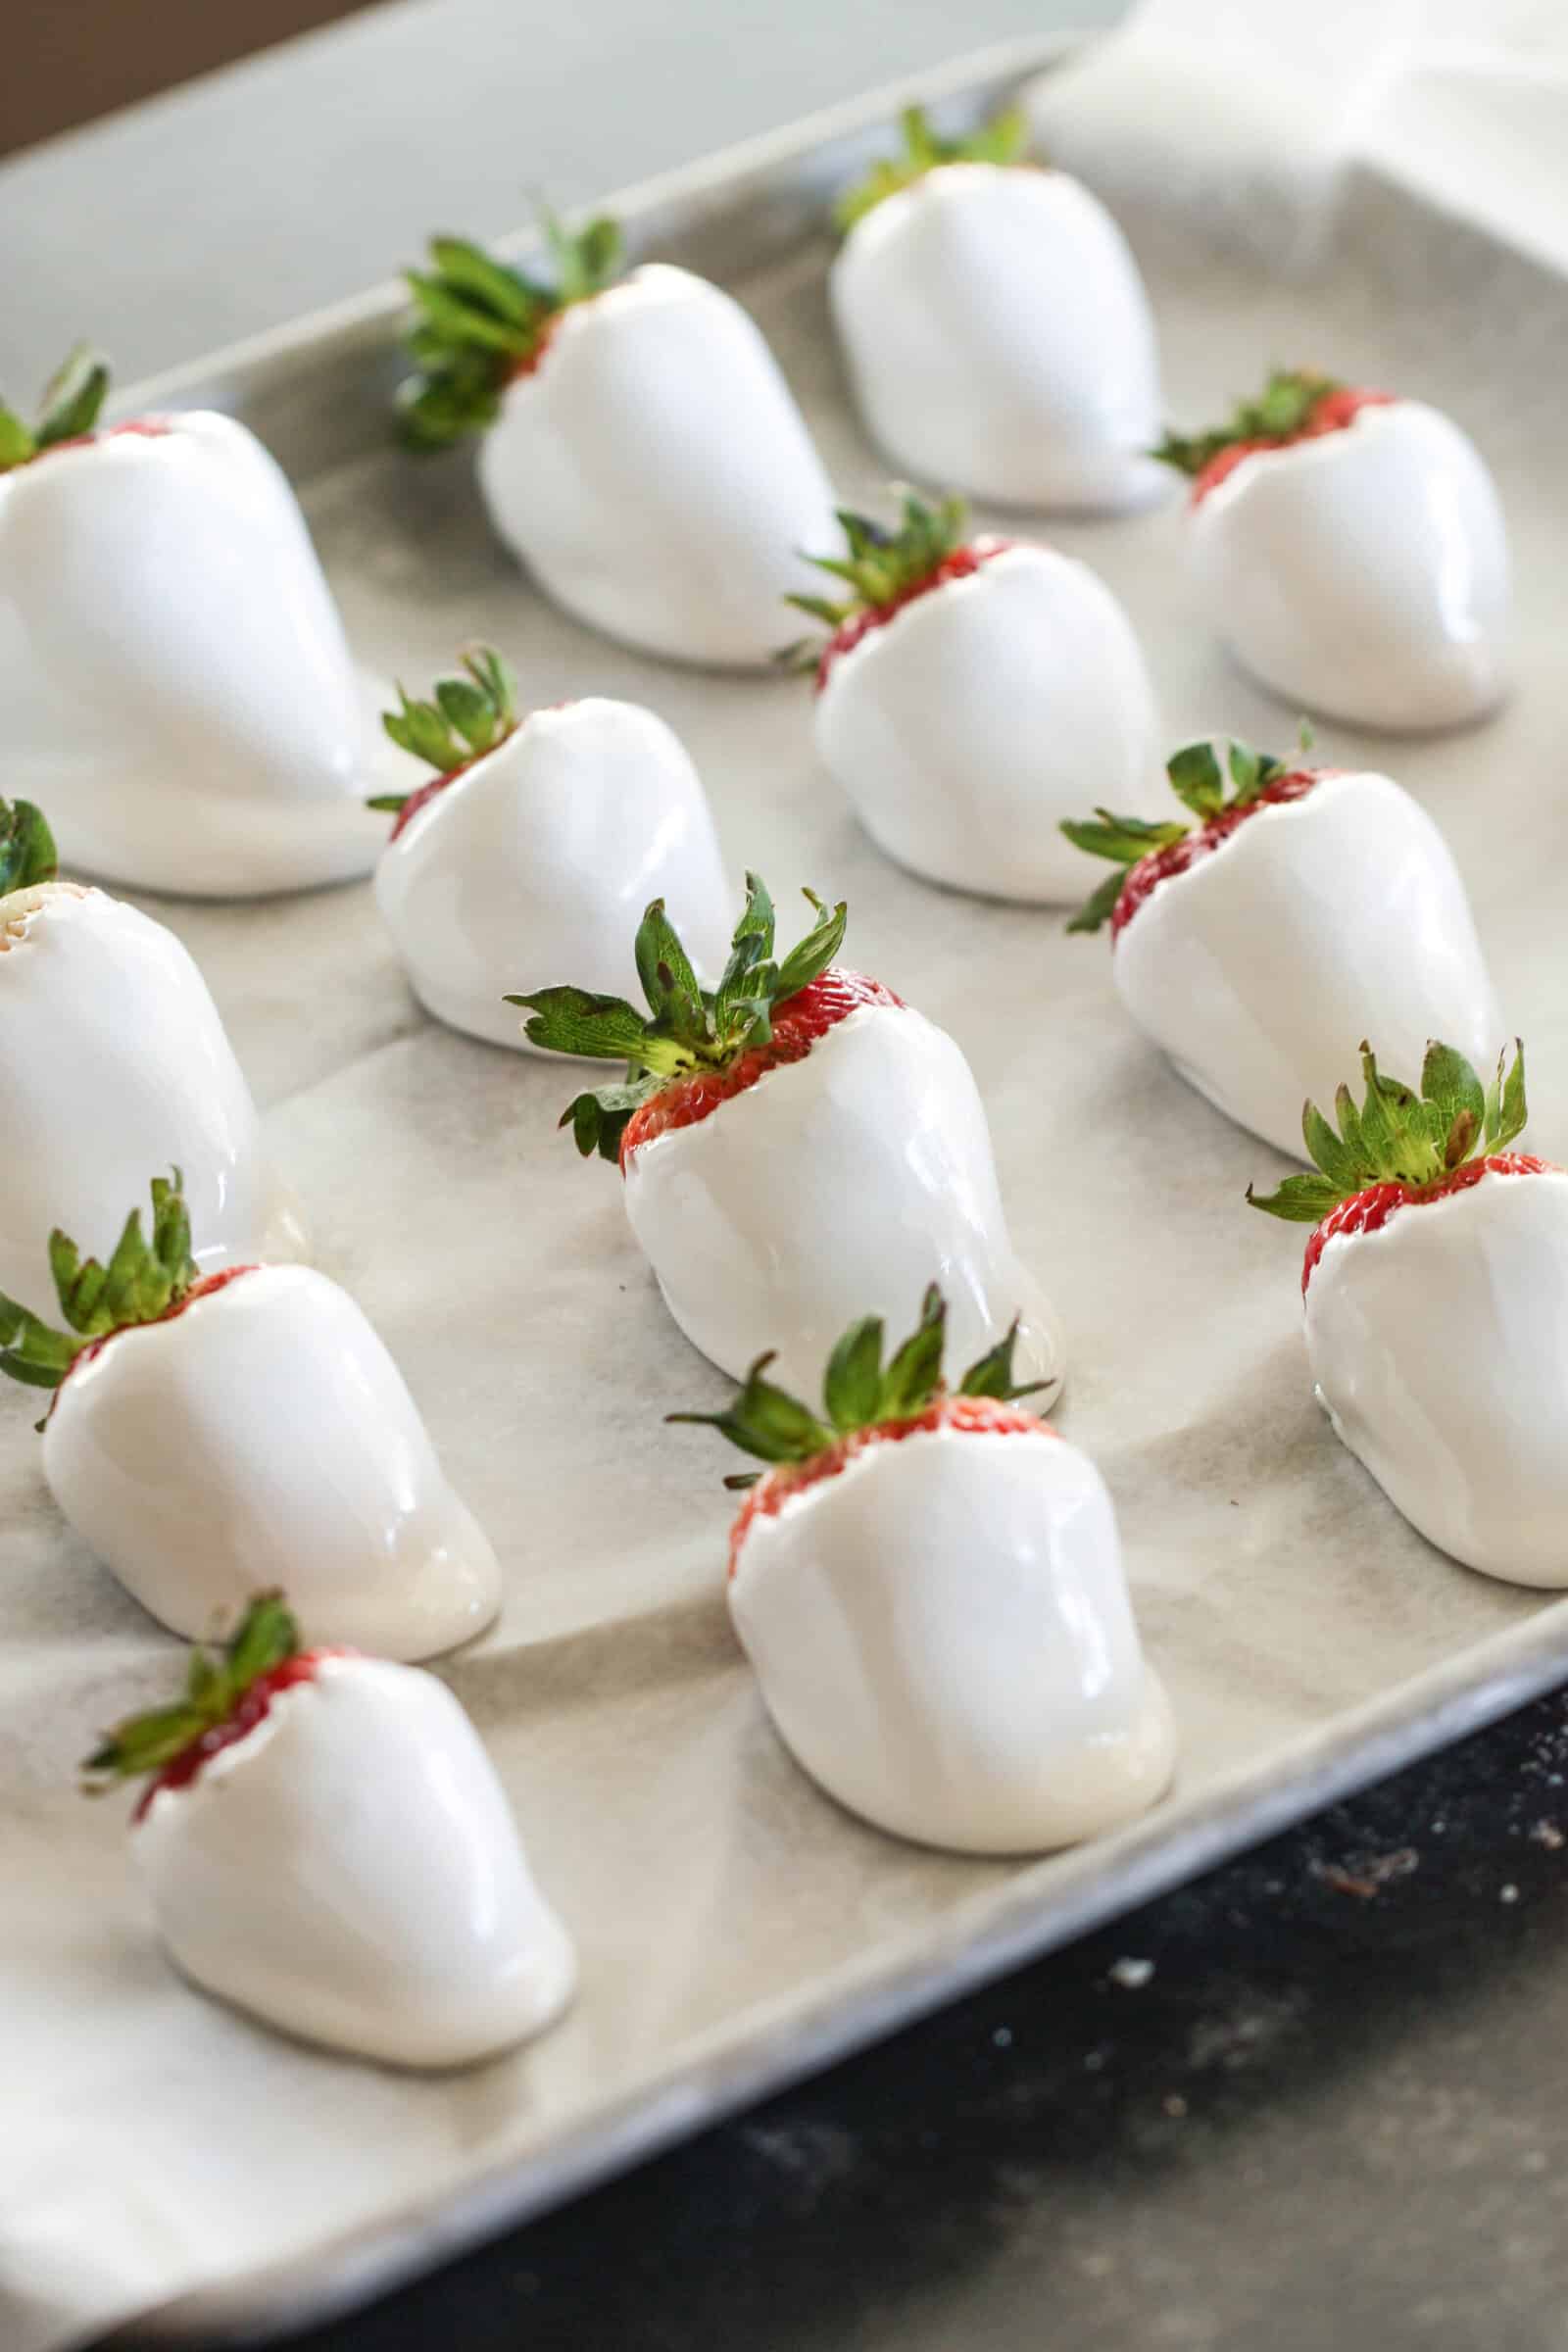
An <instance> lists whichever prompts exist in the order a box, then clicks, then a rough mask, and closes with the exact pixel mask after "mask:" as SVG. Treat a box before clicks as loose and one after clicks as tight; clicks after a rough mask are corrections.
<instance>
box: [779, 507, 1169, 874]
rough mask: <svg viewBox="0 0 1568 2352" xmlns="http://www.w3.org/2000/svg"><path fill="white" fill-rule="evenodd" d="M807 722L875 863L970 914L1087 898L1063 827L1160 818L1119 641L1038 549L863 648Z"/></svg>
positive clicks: (1111, 621)
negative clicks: (1109, 817) (966, 906)
mask: <svg viewBox="0 0 1568 2352" xmlns="http://www.w3.org/2000/svg"><path fill="white" fill-rule="evenodd" d="M815 717H816V743H817V750H818V751H819V753H820V754H821V758H822V761H823V764H824V765H825V766H826V767H827V768H828V770H829V771H830V773H831V774H832V775H833V776H834V778H835V779H836V781H837V782H838V783H839V784H841V785H842V786H843V788H844V790H845V792H846V793H847V794H848V796H849V798H850V800H851V801H852V803H853V804H854V806H855V809H856V810H857V813H858V816H859V818H860V821H861V823H862V824H863V825H864V826H865V828H866V831H867V832H868V833H869V834H870V835H871V837H872V839H873V840H874V841H875V842H876V843H877V845H878V847H879V848H881V849H883V850H885V851H886V852H887V854H888V856H889V857H890V858H895V859H897V861H898V863H899V864H900V865H907V866H908V867H909V868H910V869H911V870H912V871H913V872H915V873H917V874H923V875H925V876H926V877H927V878H928V879H929V880H931V881H933V882H942V883H946V884H948V885H949V886H951V887H952V888H955V889H957V890H971V891H975V892H977V893H979V894H980V895H981V896H983V897H989V898H999V899H1032V900H1037V901H1041V902H1043V903H1045V904H1047V905H1054V904H1062V903H1067V902H1072V901H1076V900H1077V899H1080V898H1083V897H1085V896H1087V891H1088V885H1087V884H1086V883H1085V880H1084V864H1085V859H1084V857H1083V854H1082V852H1081V851H1079V850H1075V849H1074V848H1073V847H1072V845H1071V844H1070V843H1069V842H1068V841H1066V840H1064V839H1063V837H1062V834H1061V833H1060V831H1059V830H1058V828H1059V826H1060V823H1061V820H1062V818H1063V817H1064V816H1084V815H1086V814H1087V813H1088V812H1089V811H1090V810H1091V809H1096V808H1104V809H1117V810H1126V811H1127V813H1128V814H1130V815H1135V816H1138V815H1142V816H1160V815H1163V814H1164V813H1165V810H1166V809H1167V808H1168V805H1169V797H1170V796H1169V788H1168V786H1167V785H1166V783H1165V779H1164V775H1163V771H1162V769H1161V768H1160V765H1159V762H1158V760H1157V758H1156V756H1155V748H1154V747H1155V739H1156V734H1157V721H1156V717H1155V711H1154V698H1153V689H1152V686H1151V684H1150V681H1149V673H1148V671H1147V670H1146V668H1145V666H1144V658H1143V654H1142V652H1141V651H1140V649H1139V644H1138V639H1137V637H1136V636H1135V635H1134V633H1133V628H1132V624H1131V622H1130V621H1129V620H1128V618H1127V615H1126V613H1124V612H1123V611H1122V609H1121V606H1120V605H1119V604H1118V603H1117V601H1116V599H1115V597H1113V596H1112V594H1111V593H1110V590H1109V589H1108V588H1107V587H1106V586H1105V585H1104V583H1103V580H1101V579H1099V578H1098V577H1097V576H1096V574H1095V573H1094V572H1092V571H1091V570H1090V569H1089V567H1088V565H1087V564H1079V563H1075V562H1074V561H1073V559H1072V558H1071V557H1069V556H1059V555H1056V554H1055V553H1054V551H1053V550H1052V549H1050V548H1045V547H1009V548H1007V549H1005V551H1004V552H1003V553H1002V554H1000V555H994V556H991V557H990V558H988V559H987V561H986V562H985V563H984V564H982V565H981V567H980V569H979V570H978V571H975V572H971V573H969V574H968V575H967V576H966V577H963V578H959V579H955V580H948V581H945V582H944V583H943V584H942V585H941V586H940V587H937V588H932V589H928V590H927V591H926V593H925V594H924V595H922V596H917V597H915V598H914V599H913V600H912V601H911V602H910V603H909V604H907V605H906V606H905V607H904V608H903V609H902V611H900V612H897V613H894V614H893V616H892V617H891V619H889V620H887V621H885V622H883V623H882V625H881V626H880V627H878V628H874V629H871V630H869V631H868V632H867V634H866V635H865V636H864V637H862V638H861V640H860V642H859V643H858V645H856V646H853V647H852V648H851V649H850V651H849V652H848V653H845V654H842V655H839V656H838V657H837V658H836V659H835V660H834V662H833V663H832V665H831V667H830V668H829V670H828V674H827V683H826V684H825V685H824V687H823V688H822V691H821V692H820V694H818V696H817V697H816V713H815Z"/></svg>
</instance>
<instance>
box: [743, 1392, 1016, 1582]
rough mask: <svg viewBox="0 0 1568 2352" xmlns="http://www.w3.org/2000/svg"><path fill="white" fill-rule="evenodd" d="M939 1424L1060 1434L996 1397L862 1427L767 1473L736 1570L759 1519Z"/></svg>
mask: <svg viewBox="0 0 1568 2352" xmlns="http://www.w3.org/2000/svg"><path fill="white" fill-rule="evenodd" d="M937 1429H954V1430H958V1431H961V1432H963V1433H965V1434H966V1435H970V1436H981V1437H1030V1436H1033V1437H1040V1438H1054V1436H1055V1434H1056V1433H1055V1431H1054V1429H1052V1428H1051V1427H1050V1426H1049V1424H1048V1423H1046V1422H1044V1421H1042V1420H1041V1419H1040V1418H1039V1416H1038V1415H1037V1414H1034V1413H1031V1412H1029V1411H1027V1410H1026V1409H1025V1407H1024V1406H1022V1405H1020V1404H1004V1403H1003V1402H1002V1401H1001V1400H1000V1398H998V1397H937V1398H936V1399H935V1400H934V1401H933V1402H932V1403H930V1404H928V1405H926V1406H925V1408H924V1409H923V1410H922V1411H921V1412H918V1413H912V1414H911V1415H910V1416H909V1418H908V1419H907V1420H906V1421H878V1422H876V1423H875V1424H873V1426H872V1427H871V1428H870V1429H858V1430H856V1431H855V1432H854V1434H853V1435H852V1436H850V1437H847V1438H841V1439H840V1440H839V1442H838V1444H837V1445H836V1446H829V1447H828V1448H827V1449H826V1451H825V1452H822V1453H815V1454H812V1456H811V1458H810V1460H809V1461H806V1462H789V1463H784V1464H781V1465H780V1466H779V1467H778V1468H776V1469H773V1470H768V1471H766V1472H764V1474H763V1476H762V1477H761V1478H760V1480H759V1481H758V1483H757V1485H756V1486H755V1487H753V1489H752V1491H751V1493H750V1494H749V1495H747V1497H746V1500H745V1501H744V1503H743V1504H742V1505H741V1509H740V1515H739V1517H738V1518H737V1519H736V1521H735V1525H734V1527H733V1528H732V1529H731V1531H730V1540H729V1572H730V1575H731V1576H733V1575H734V1574H735V1571H736V1568H737V1566H738V1565H739V1562H740V1555H741V1545H742V1544H744V1543H745V1541H746V1538H747V1536H748V1535H749V1534H750V1532H751V1530H752V1528H753V1527H754V1526H755V1525H756V1523H757V1521H758V1520H759V1519H772V1518H776V1517H777V1516H778V1514H779V1512H780V1511H781V1510H782V1509H783V1508H784V1505H785V1504H786V1503H787V1502H791V1501H793V1500H794V1498H795V1496H796V1495H802V1494H805V1493H807V1492H808V1491H809V1489H810V1488H812V1487H818V1486H821V1485H822V1484H823V1482H824V1481H825V1480H827V1479H830V1478H836V1477H837V1476H838V1474H839V1472H840V1471H841V1470H843V1469H844V1468H846V1467H847V1465H848V1464H849V1463H851V1462H853V1461H855V1460H857V1459H858V1456H859V1455H860V1454H862V1453H864V1452H865V1451H866V1450H867V1449H868V1448H869V1447H870V1446H887V1445H897V1444H898V1443H899V1442H900V1440H901V1439H903V1438H913V1437H918V1436H920V1435H922V1434H923V1433H925V1432H928V1431H931V1430H937Z"/></svg>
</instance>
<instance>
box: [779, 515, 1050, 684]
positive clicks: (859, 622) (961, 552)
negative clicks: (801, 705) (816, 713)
mask: <svg viewBox="0 0 1568 2352" xmlns="http://www.w3.org/2000/svg"><path fill="white" fill-rule="evenodd" d="M1011 545H1012V541H1011V540H1010V539H997V538H991V537H987V538H983V539H971V540H970V541H969V543H968V545H967V546H966V547H956V548H955V549H954V551H953V553H952V555H951V556H945V557H944V558H943V560H942V562H941V563H940V564H938V565H937V567H936V569H935V571H931V572H927V574H926V576H925V578H924V579H923V580H915V581H913V582H912V583H911V584H910V585H909V586H908V587H907V588H904V589H902V590H901V591H900V593H899V594H898V595H897V596H896V597H894V598H893V599H892V601H891V603H889V604H885V605H866V606H863V607H862V608H861V609H860V610H859V611H858V612H857V613H853V614H852V615H851V617H850V618H849V619H848V620H845V621H841V622H840V623H839V626H838V627H837V628H836V629H835V630H834V632H833V634H832V636H831V637H830V638H829V639H828V641H827V643H826V645H824V646H823V648H822V652H821V655H820V658H819V659H818V662H817V664H816V691H817V693H818V694H820V693H821V691H822V689H823V687H824V686H825V685H826V684H827V681H828V673H829V672H830V671H831V669H832V667H833V664H834V662H837V661H839V660H840V659H841V658H842V657H843V656H844V655H845V654H849V653H853V652H854V650H855V648H856V647H857V646H858V644H860V643H861V641H862V640H863V639H864V638H866V637H869V635H870V634H871V632H872V630H873V629H880V628H882V627H884V626H885V625H886V623H887V622H888V621H890V620H891V619H892V618H893V617H894V615H895V613H902V612H903V611H904V608H905V606H906V605H912V604H913V603H914V602H915V600H916V599H917V598H919V597H922V596H929V595H930V593H931V591H932V589H933V588H946V587H947V586H948V585H949V583H950V582H951V581H953V580H967V579H972V578H973V576H974V574H975V573H976V572H977V571H978V570H979V569H980V566H981V565H982V564H989V563H990V561H991V559H992V557H993V556H1002V555H1005V554H1006V552H1007V549H1008V548H1009V547H1011Z"/></svg>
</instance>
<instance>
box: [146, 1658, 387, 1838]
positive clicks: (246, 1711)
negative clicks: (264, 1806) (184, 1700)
mask: <svg viewBox="0 0 1568 2352" xmlns="http://www.w3.org/2000/svg"><path fill="white" fill-rule="evenodd" d="M346 1654H347V1653H346V1652H345V1651H343V1650H341V1649H301V1650H296V1651H295V1653H294V1655H293V1657H291V1658H285V1659H284V1660H283V1662H282V1664H281V1665H280V1666H274V1667H273V1668H272V1669H271V1671H270V1673H268V1674H260V1675H258V1676H257V1678H256V1680H255V1682H254V1683H252V1684H251V1685H250V1686H249V1687H248V1689H246V1690H245V1691H242V1692H241V1693H240V1696H239V1697H238V1699H237V1700H236V1701H235V1704H234V1708H233V1711H232V1713H231V1714H228V1715H225V1716H224V1718H223V1720H222V1722H221V1723H215V1724H213V1725H211V1726H210V1728H209V1729H208V1730H207V1731H205V1732H203V1733H202V1735H201V1737H200V1738H199V1739H196V1740H192V1741H191V1743H190V1745H189V1747H182V1748H181V1749H180V1751H179V1753H178V1755H177V1756H173V1757H172V1758H171V1759H170V1761H169V1762H168V1763H167V1764H166V1765H164V1766H163V1768H162V1770H161V1771H159V1772H157V1773H155V1774H154V1776H153V1778H152V1779H151V1780H150V1781H149V1782H148V1784H147V1786H146V1788H145V1789H143V1791H142V1795H141V1801H140V1803H139V1804H138V1805H137V1807H136V1810H135V1812H134V1814H133V1815H132V1816H131V1818H132V1820H133V1821H140V1820H141V1819H142V1818H143V1816H144V1815H145V1813H146V1812H147V1809H148V1807H149V1806H150V1805H151V1803H152V1801H153V1799H154V1797H155V1796H156V1795H157V1794H158V1792H159V1790H160V1789H188V1788H189V1786H190V1784H191V1782H192V1781H194V1780H195V1779H196V1777H197V1775H198V1774H199V1773H200V1772H201V1770H202V1769H203V1767H204V1766H205V1765H207V1764H209V1763H211V1761H212V1759H213V1757H214V1756H216V1755H220V1754H221V1752H222V1750H223V1749H224V1748H225V1747H232V1746H233V1745H234V1744H235V1742H236V1741H237V1740H243V1739H244V1738H245V1737H246V1735H247V1734H248V1733H250V1732H254V1731H255V1729H256V1727H257V1725H258V1724H259V1723H260V1722H261V1721H262V1720H263V1718H264V1717H265V1716H266V1715H267V1714H268V1713H269V1712H270V1708H271V1704H272V1701H273V1699H274V1698H276V1697H277V1696H278V1694H279V1692H280V1691H290V1690H292V1689H293V1688H294V1687H295V1686H296V1685H297V1684H299V1683H309V1682H314V1681H315V1679H316V1671H317V1668H318V1667H319V1665H320V1663H321V1660H322V1659H323V1658H337V1657H343V1656H344V1655H346Z"/></svg>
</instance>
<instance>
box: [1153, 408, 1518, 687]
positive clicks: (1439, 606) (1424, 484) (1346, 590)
mask: <svg viewBox="0 0 1568 2352" xmlns="http://www.w3.org/2000/svg"><path fill="white" fill-rule="evenodd" d="M1187 539H1188V547H1189V553H1190V557H1191V563H1192V571H1193V578H1194V581H1195V584H1196V586H1197V589H1198V593H1199V596H1200V599H1201V604H1202V607H1203V610H1204V612H1205V613H1206V614H1207V617H1208V620H1209V623H1210V625H1211V626H1212V627H1213V628H1214V630H1215V631H1216V632H1217V634H1218V635H1219V636H1221V637H1222V638H1223V639H1224V640H1225V643H1226V645H1227V646H1228V647H1229V648H1230V650H1231V652H1232V653H1233V654H1234V655H1235V657H1236V659H1237V661H1238V662H1241V663H1242V665H1243V667H1244V668H1246V669H1249V670H1250V671H1251V673H1252V675H1253V676H1254V677H1255V678H1257V679H1258V680H1260V682H1261V683H1262V684H1263V685H1265V686H1267V687H1270V688H1271V689H1272V690H1273V692H1274V693H1276V694H1278V695H1280V696H1281V697H1282V698H1283V699H1284V700H1285V701H1287V702H1288V703H1290V704H1291V705H1292V707H1293V708H1305V709H1307V710H1310V711H1324V712H1327V713H1329V714H1330V715H1331V716H1333V717H1336V718H1343V719H1349V720H1353V721H1355V722H1356V723H1357V724H1359V725H1363V726H1369V727H1392V728H1398V729H1403V730H1409V731H1419V730H1420V729H1422V728H1426V727H1446V726H1452V725H1454V724H1456V723H1457V722H1458V721H1460V720H1462V719H1470V718H1477V717H1479V716H1481V715H1482V713H1483V712H1485V711H1489V710H1491V708H1492V707H1493V705H1494V704H1495V702H1496V701H1497V699H1498V697H1499V696H1500V695H1501V693H1502V691H1503V687H1504V684H1505V672H1506V644H1505V639H1506V635H1507V628H1508V608H1509V585H1508V543H1507V535H1506V532H1505V529H1504V526H1503V519H1502V510H1501V508H1500V507H1499V505H1498V503H1497V493H1496V491H1495V488H1494V486H1493V481H1492V476H1491V474H1490V473H1489V472H1488V471H1487V468H1486V466H1485V465H1484V464H1483V462H1482V460H1481V458H1480V456H1479V454H1478V453H1477V451H1476V448H1475V446H1474V444H1473V443H1472V442H1471V441H1470V440H1469V438H1468V437H1467V436H1466V435H1465V434H1464V433H1462V432H1461V431H1460V430H1459V427H1458V426H1457V425H1456V424H1454V423H1453V422H1452V420H1451V419H1450V418H1449V417H1445V416H1444V415H1443V414H1442V413H1441V411H1440V410H1437V409H1431V408H1428V407H1427V406H1426V405H1425V403H1424V402H1422V401H1418V400H1399V401H1394V402H1392V403H1390V404H1388V405H1387V406H1377V407H1370V408H1364V409H1361V410H1358V411H1357V413H1356V415H1355V416H1354V417H1352V419H1351V420H1350V422H1349V423H1348V425H1346V426H1345V427H1344V428H1343V429H1342V430H1341V431H1338V432H1332V433H1323V434H1320V435H1319V436H1318V437H1317V438H1316V439H1314V440H1307V441H1298V442H1294V443H1292V444H1291V445H1290V446H1289V447H1287V448H1285V449H1279V450H1267V451H1258V452H1256V453H1254V454H1253V455H1252V456H1250V457H1248V458H1244V459H1243V460H1242V462H1241V464H1240V465H1239V466H1237V467H1236V468H1235V470H1234V471H1233V472H1231V473H1230V474H1228V475H1227V476H1226V477H1225V479H1224V480H1223V481H1222V482H1220V483H1219V484H1218V485H1217V486H1216V487H1215V488H1214V489H1212V490H1210V491H1208V492H1206V493H1205V495H1204V496H1203V497H1202V498H1201V499H1200V500H1199V501H1198V502H1197V504H1196V505H1195V506H1193V507H1191V508H1190V509H1189V514H1188V521H1187Z"/></svg>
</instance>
